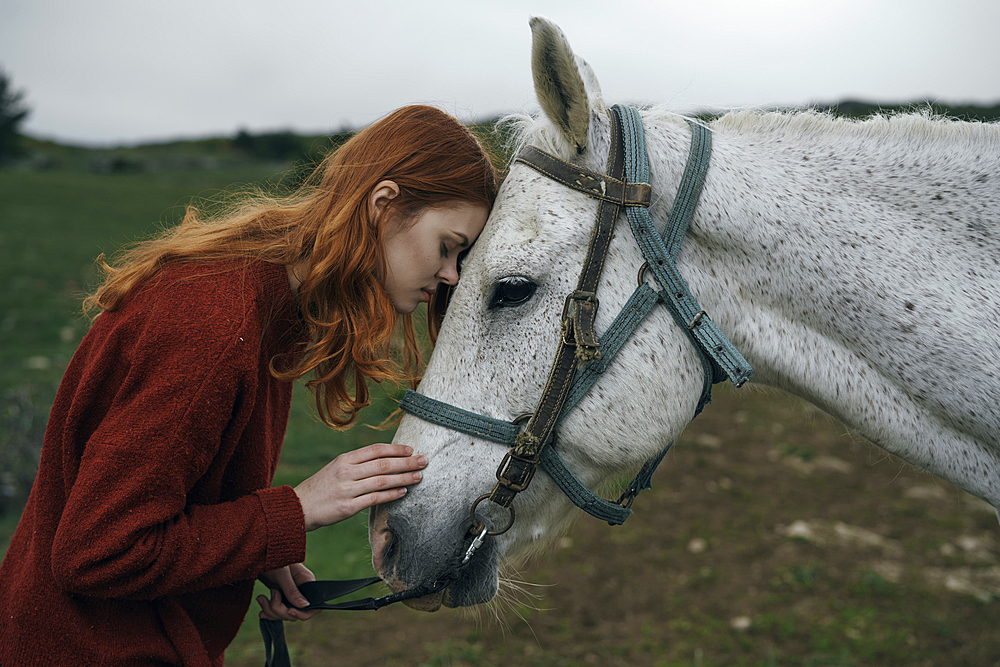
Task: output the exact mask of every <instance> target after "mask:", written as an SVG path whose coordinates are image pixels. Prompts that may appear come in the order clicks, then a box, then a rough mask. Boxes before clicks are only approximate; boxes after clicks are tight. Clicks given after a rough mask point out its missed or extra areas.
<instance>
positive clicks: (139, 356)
mask: <svg viewBox="0 0 1000 667" xmlns="http://www.w3.org/2000/svg"><path fill="white" fill-rule="evenodd" d="M496 188H497V179H496V174H495V172H494V170H493V167H492V165H491V163H490V159H489V157H488V155H487V154H486V152H485V151H484V150H483V148H482V146H481V145H480V144H479V142H478V141H476V139H475V138H474V137H473V135H472V134H470V133H469V131H468V130H467V129H466V128H465V127H463V126H462V125H461V124H459V123H458V122H457V121H456V120H455V119H453V118H451V117H450V116H448V115H447V114H445V113H443V112H441V111H438V110H437V109H433V108H430V107H424V106H414V107H406V108H403V109H400V110H398V111H396V112H394V113H392V114H391V115H389V116H387V117H386V118H384V119H383V120H381V121H379V122H378V123H375V124H374V125H372V126H370V127H368V128H367V129H365V130H363V131H361V132H359V133H358V134H356V135H355V136H354V137H352V138H351V139H350V140H349V141H348V142H347V143H346V144H344V146H342V147H341V148H340V149H339V150H337V151H335V152H334V153H332V154H331V155H329V156H328V157H327V158H326V160H324V162H323V163H322V164H321V165H320V166H319V167H318V169H317V170H316V172H315V173H314V174H313V176H312V178H311V179H309V180H308V181H307V182H306V183H305V184H304V185H303V186H302V187H301V188H300V189H298V190H297V191H296V192H295V193H294V194H293V195H291V196H289V197H286V198H282V199H268V198H265V197H254V198H248V199H244V200H243V201H242V202H240V203H239V204H238V205H236V206H234V207H232V208H231V209H230V210H229V211H227V212H226V213H225V214H223V215H219V216H216V217H215V218H213V219H210V220H205V221H203V220H200V219H199V217H198V215H197V213H196V212H195V211H193V210H192V211H189V212H188V214H187V216H186V217H185V218H184V220H183V222H182V223H181V225H179V226H178V227H176V228H174V229H171V230H168V231H167V232H166V233H164V234H162V235H161V236H159V237H157V238H155V239H152V240H150V241H147V242H143V243H141V244H139V245H138V246H135V247H133V248H132V249H130V250H128V251H127V252H125V253H124V254H123V255H121V256H120V257H119V258H118V259H117V260H116V261H114V262H113V264H110V265H109V264H106V263H103V260H102V265H103V267H104V269H105V271H106V273H107V276H106V278H105V280H104V282H103V284H102V285H100V287H99V288H98V289H97V290H96V291H95V292H94V293H93V294H92V295H90V297H88V299H87V301H86V302H85V305H86V306H87V307H90V308H99V309H100V310H101V311H102V312H101V314H100V316H99V317H97V319H96V321H95V322H94V324H93V326H92V328H91V330H90V331H89V333H88V334H87V335H86V337H85V338H84V339H83V342H82V343H81V344H80V347H79V349H78V350H77V352H76V354H75V355H74V357H73V360H72V362H71V363H70V365H69V367H68V368H67V370H66V374H65V376H64V377H63V381H62V384H61V386H60V388H59V392H58V394H57V396H56V400H55V404H54V405H53V407H52V412H51V415H50V418H49V423H48V429H47V431H46V434H45V443H44V447H43V449H42V458H41V463H40V466H39V471H38V476H37V478H36V481H35V485H34V488H33V489H32V494H31V497H30V499H29V501H28V505H27V507H26V509H25V511H24V514H23V516H22V519H21V523H20V524H19V526H18V528H17V532H16V533H15V535H14V538H13V540H12V542H11V545H10V548H9V550H8V551H7V555H6V557H5V558H4V561H3V564H2V566H0V590H3V591H4V598H5V604H4V605H3V609H2V612H0V664H2V665H3V667H16V666H17V665H41V664H45V665H119V664H120V665H167V664H184V665H220V664H222V660H223V651H224V649H225V648H226V646H227V645H228V644H229V642H230V641H231V640H232V638H233V636H234V635H235V634H236V631H237V629H238V628H239V626H240V624H241V623H242V621H243V617H244V615H245V614H246V612H247V608H248V606H249V604H250V598H251V596H252V589H253V582H254V580H255V579H256V578H258V577H259V578H261V579H262V580H263V581H264V582H265V583H266V584H267V585H268V586H269V587H270V588H271V589H272V597H271V599H270V600H268V599H267V598H266V597H264V596H261V597H260V598H259V601H260V603H261V606H262V612H261V616H262V617H265V618H272V619H282V620H296V619H302V618H307V617H309V616H310V615H311V614H309V613H303V612H298V611H296V610H294V609H292V608H290V607H289V606H287V605H286V604H285V603H284V601H285V600H290V601H291V602H292V603H293V604H298V605H303V604H304V603H305V600H304V598H303V597H302V596H301V593H299V592H298V589H297V588H296V585H295V584H296V583H300V582H302V581H305V580H309V579H312V578H313V577H312V575H311V573H309V571H308V570H306V569H305V567H303V566H302V565H301V562H302V560H303V559H304V557H305V544H306V541H305V535H306V532H307V531H309V530H313V529H315V528H318V527H320V526H325V525H330V524H333V523H336V522H338V521H341V520H343V519H345V518H347V517H350V516H353V515H354V514H356V513H357V512H359V511H361V510H363V509H366V508H368V507H370V506H372V505H375V504H378V503H382V502H386V501H389V500H392V499H394V498H398V497H400V496H402V495H403V494H404V493H405V491H406V488H405V487H406V485H409V484H413V483H415V482H417V481H418V480H419V477H420V472H419V470H420V468H422V467H423V466H424V465H425V464H426V462H425V461H424V460H423V458H422V457H415V456H413V455H412V454H413V452H412V450H411V449H410V448H409V447H405V446H402V445H389V444H380V445H372V446H370V447H365V448H363V449H360V450H357V451H354V452H350V453H347V454H344V455H342V456H340V457H338V458H337V459H336V460H334V461H333V462H331V463H330V464H329V465H327V466H326V467H325V468H323V469H322V470H320V471H319V472H317V473H316V474H314V475H313V476H312V477H310V478H308V479H307V480H305V481H304V482H302V483H301V484H300V485H299V486H297V487H295V488H294V489H293V488H291V487H288V486H282V487H274V488H270V487H271V479H272V476H273V474H274V470H275V466H276V463H277V460H278V455H279V451H280V448H281V442H282V439H283V436H284V431H285V426H286V424H287V420H288V413H289V405H290V399H291V392H292V381H293V380H295V379H297V378H300V377H302V376H305V375H307V374H311V375H312V377H311V379H309V380H308V382H307V385H308V386H310V387H311V388H312V389H313V391H314V393H315V399H316V406H317V409H318V412H319V414H320V416H321V417H322V418H323V420H324V421H326V422H327V423H328V424H330V425H333V426H344V425H347V424H349V423H350V422H351V421H352V420H353V419H354V418H355V417H356V415H357V413H358V411H359V410H360V409H361V408H363V407H364V406H365V405H367V404H368V389H367V387H366V382H367V381H369V380H371V381H376V382H379V381H384V380H411V379H412V377H411V376H412V373H413V372H414V371H415V369H416V368H417V366H418V364H419V356H420V355H419V350H418V347H417V341H416V336H415V334H414V327H413V323H412V320H411V315H410V314H411V313H412V312H413V311H414V310H415V309H416V308H417V306H418V305H419V304H420V303H421V302H425V301H429V300H430V299H431V298H432V297H433V295H434V293H435V291H436V289H437V288H438V286H439V285H440V284H442V283H444V284H448V285H451V284H454V283H455V282H456V281H457V280H458V272H457V266H456V261H457V257H458V255H459V253H460V252H461V251H462V250H463V249H464V248H467V247H469V245H470V244H472V242H473V241H475V239H476V237H477V236H478V235H479V233H480V231H482V228H483V225H484V224H485V221H486V217H487V213H488V211H489V208H490V206H491V205H492V203H493V199H494V197H495V196H496ZM399 326H401V328H402V333H403V336H402V340H403V342H404V351H403V359H404V362H403V363H402V364H400V363H398V362H396V361H394V360H393V356H392V355H391V354H390V346H391V342H392V338H393V333H394V331H396V329H397V327H399Z"/></svg>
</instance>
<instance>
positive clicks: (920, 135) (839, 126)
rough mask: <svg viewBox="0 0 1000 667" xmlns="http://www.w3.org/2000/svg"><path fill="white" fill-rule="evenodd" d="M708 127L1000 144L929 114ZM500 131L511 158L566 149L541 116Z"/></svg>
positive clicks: (513, 120)
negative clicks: (531, 149)
mask: <svg viewBox="0 0 1000 667" xmlns="http://www.w3.org/2000/svg"><path fill="white" fill-rule="evenodd" d="M643 115H644V116H646V117H648V118H650V119H664V118H668V117H672V118H677V119H678V120H680V119H683V118H684V116H683V115H681V114H678V113H676V112H673V111H670V110H669V109H667V108H666V107H665V106H653V107H647V108H645V109H643ZM706 125H708V126H710V127H711V128H713V129H716V130H719V131H723V132H733V133H737V134H755V135H763V136H766V137H768V138H771V139H774V138H779V137H781V138H787V139H793V138H800V139H804V138H807V137H815V136H818V135H825V136H828V137H831V136H832V137H843V138H848V137H853V138H855V139H880V140H893V139H896V140H905V141H914V140H916V141H934V140H939V141H947V140H962V139H965V140H970V139H976V140H977V141H982V140H983V139H984V135H985V136H986V137H992V138H993V140H994V141H997V142H1000V123H985V122H981V121H960V120H956V119H953V118H949V117H946V116H941V115H936V114H934V113H932V112H931V111H930V110H929V109H916V110H914V111H909V112H896V113H884V114H876V115H873V116H870V117H867V118H864V119H856V118H847V117H843V116H835V115H834V114H833V113H832V112H829V111H820V110H817V109H796V110H779V111H774V110H761V109H736V110H732V111H728V112H725V113H723V114H722V115H720V116H719V117H718V118H716V119H715V120H714V121H711V122H709V123H706ZM498 127H499V128H501V132H502V134H503V135H504V136H505V137H506V143H507V147H508V149H510V150H511V151H512V152H511V154H513V155H516V154H517V152H518V151H520V150H521V148H523V147H524V146H525V145H526V144H527V143H529V142H530V143H532V144H534V145H536V146H538V147H539V148H542V149H543V150H547V151H550V152H554V153H560V152H563V151H564V150H565V149H566V148H567V147H566V146H564V145H563V144H564V143H565V142H564V140H562V139H561V137H560V134H559V132H558V130H557V129H556V128H555V126H554V125H553V124H552V123H551V122H550V121H549V120H548V119H547V118H545V117H544V116H541V115H540V116H531V115H528V114H512V115H509V116H506V117H504V118H502V119H500V121H499V124H498Z"/></svg>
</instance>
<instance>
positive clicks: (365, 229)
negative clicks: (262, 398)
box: [84, 105, 497, 426]
mask: <svg viewBox="0 0 1000 667" xmlns="http://www.w3.org/2000/svg"><path fill="white" fill-rule="evenodd" d="M384 180H391V181H394V182H395V183H396V184H397V185H398V186H399V190H400V192H399V195H398V196H396V197H395V198H394V199H392V201H391V202H390V203H389V204H388V206H387V207H386V208H385V209H383V211H382V212H381V214H379V215H373V213H372V210H371V207H370V205H369V195H370V194H371V192H372V191H373V189H374V188H375V186H376V185H377V184H378V183H380V182H381V181H384ZM496 193H497V175H496V172H495V170H494V168H493V165H492V163H491V161H490V158H489V155H488V154H487V152H486V151H485V150H484V149H483V146H482V145H481V144H480V142H479V141H478V140H477V139H476V138H475V136H474V135H473V134H472V133H471V132H470V131H469V130H468V129H467V128H466V127H465V126H463V125H462V124H461V123H459V122H458V121H457V120H455V119H454V118H452V117H451V116H449V115H448V114H446V113H444V112H443V111H440V110H438V109H435V108H433V107H428V106H422V105H416V106H409V107H403V108H402V109H398V110H396V111H394V112H393V113H391V114H389V115H388V116H386V117H385V118H383V119H382V120H380V121H378V122H377V123H375V124H373V125H371V126H369V127H367V128H365V129H364V130H362V131H360V132H358V133H357V134H355V135H354V136H353V137H351V138H350V139H349V140H348V141H347V142H346V143H345V144H344V145H343V146H341V147H340V148H339V149H338V150H336V151H334V152H332V153H330V154H329V155H327V157H326V158H325V159H324V160H323V161H322V163H320V165H319V166H318V167H317V168H316V169H315V170H314V171H313V173H312V175H311V176H310V177H309V178H308V179H306V181H305V182H304V183H303V184H302V185H301V186H300V187H299V188H297V189H296V191H295V192H293V193H292V194H290V195H288V196H284V197H280V198H274V197H268V196H264V195H262V194H257V195H254V196H244V197H241V198H239V199H237V200H236V201H234V202H233V203H231V204H230V205H229V208H228V210H226V211H224V212H220V213H218V214H217V215H215V216H213V217H212V218H210V219H207V220H202V219H201V216H200V214H199V212H198V210H197V209H195V208H193V207H192V208H189V209H188V211H187V214H186V215H185V216H184V219H183V221H182V222H181V224H180V225H178V226H176V227H174V228H171V229H168V230H166V231H165V232H164V233H162V234H160V235H158V236H156V237H154V238H152V239H150V240H147V241H143V242H141V243H139V244H137V245H135V246H133V247H131V248H128V249H126V250H124V251H123V252H122V253H120V254H119V256H117V257H116V259H115V260H114V262H113V263H111V264H109V263H108V262H106V261H105V260H104V256H103V255H102V256H101V257H99V258H98V262H99V264H100V266H101V268H102V269H103V270H104V271H105V273H106V276H105V279H104V281H103V283H102V284H101V285H100V286H98V287H97V289H96V290H95V291H94V292H93V293H92V294H90V296H88V297H87V299H86V300H85V301H84V308H85V309H86V310H88V311H91V310H93V309H95V308H100V309H103V310H114V309H115V308H117V307H118V306H119V304H120V303H121V301H122V299H123V298H124V297H125V295H126V294H128V293H129V292H130V291H131V290H132V289H134V288H135V287H136V286H137V285H139V284H140V283H142V282H143V281H145V280H146V279H148V278H149V277H150V276H152V275H153V274H154V273H156V272H157V271H158V270H159V269H161V268H162V267H163V266H165V265H166V264H168V263H172V262H178V261H192V260H217V259H234V260H239V259H246V260H250V259H258V260H263V261H267V262H271V263H274V264H279V265H284V266H288V265H292V264H295V265H305V266H308V267H309V268H308V271H307V272H305V274H304V275H298V276H297V277H298V278H299V279H300V280H301V284H300V285H299V287H298V293H297V296H298V301H299V308H300V310H301V313H302V317H303V320H304V321H305V324H306V328H307V330H308V332H309V344H308V347H307V348H306V349H305V351H304V353H303V354H301V355H299V356H298V357H297V358H296V361H295V362H294V363H293V364H291V365H290V367H286V366H288V365H287V364H278V363H276V360H271V373H272V374H273V375H274V376H275V377H276V378H278V379H281V380H286V381H291V380H294V379H297V378H299V377H302V376H304V375H306V374H308V373H312V374H313V376H312V378H311V379H309V380H308V381H307V383H306V384H307V386H309V387H310V389H312V390H313V392H314V395H315V400H316V407H317V411H318V413H319V416H320V417H321V418H322V419H323V421H324V422H326V423H327V424H330V425H332V426H345V425H347V424H349V423H350V422H351V421H353V420H354V418H355V417H356V415H357V413H358V411H359V410H360V409H361V408H363V407H365V406H366V405H368V404H369V402H370V401H369V391H368V386H367V381H368V380H373V381H375V382H382V381H384V380H389V381H394V382H405V381H409V382H411V383H412V382H413V379H414V376H415V374H416V372H417V370H418V368H419V366H420V362H421V355H420V346H419V344H418V341H417V337H416V334H415V331H414V326H413V319H412V317H411V315H409V314H407V315H399V314H397V313H396V311H395V309H394V308H393V305H392V302H391V301H390V300H389V296H388V294H387V293H386V292H385V289H384V288H383V286H382V283H381V281H380V279H379V277H378V276H379V275H385V270H386V266H385V261H386V260H385V253H384V250H383V246H382V239H384V238H385V237H386V234H387V233H388V232H390V231H392V230H393V229H395V227H390V225H400V224H406V223H407V221H411V220H413V219H414V218H415V217H416V216H418V215H419V214H420V213H421V212H423V211H424V210H425V209H427V208H433V207H440V206H447V205H449V204H453V203H455V202H464V203H469V204H474V205H481V206H485V207H487V208H490V207H492V205H493V200H494V199H495V198H496ZM438 317H439V310H438V309H433V308H430V309H428V324H429V327H430V328H431V329H432V333H433V330H434V329H436V325H437V324H438V323H439V322H438V321H436V318H438ZM399 325H401V328H402V341H403V350H402V353H401V356H402V360H401V361H402V363H400V361H398V360H395V359H393V355H392V349H393V346H392V342H393V334H394V332H395V331H396V328H397V326H399Z"/></svg>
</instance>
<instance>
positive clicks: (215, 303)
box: [98, 260, 295, 334]
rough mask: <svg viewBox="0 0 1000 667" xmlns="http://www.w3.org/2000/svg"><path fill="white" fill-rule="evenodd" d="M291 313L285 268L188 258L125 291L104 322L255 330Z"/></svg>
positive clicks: (143, 326)
mask: <svg viewBox="0 0 1000 667" xmlns="http://www.w3.org/2000/svg"><path fill="white" fill-rule="evenodd" d="M289 313H291V314H294V313H295V302H294V296H293V295H292V292H291V287H290V286H289V283H288V276H287V273H286V272H285V268H284V267H283V266H280V265H276V264H271V263H268V262H263V261H257V260H239V261H217V260H212V261H188V262H177V263H174V264H169V265H167V266H166V267H164V268H162V269H161V270H160V271H158V272H157V273H156V274H155V275H153V276H152V277H150V278H148V279H147V280H146V281H145V282H144V283H143V284H141V285H139V286H138V287H136V288H135V289H133V291H132V292H130V293H129V294H128V295H127V296H126V297H125V298H124V299H123V300H122V303H121V304H120V305H119V307H118V308H117V309H116V310H115V311H111V312H108V313H104V314H103V315H102V316H101V317H100V318H98V319H99V320H100V319H104V320H105V322H106V324H112V322H111V321H112V320H113V321H114V322H115V324H116V325H117V326H125V327H127V328H129V329H136V328H141V329H147V328H151V327H152V328H156V329H159V330H162V331H164V332H167V331H174V332H176V331H178V330H188V331H192V330H198V329H202V330H206V329H207V330H214V331H216V332H218V333H221V334H225V333H227V332H228V333H232V332H234V331H236V330H237V329H241V328H255V329H260V328H264V327H267V326H268V323H269V322H271V321H273V320H274V318H275V317H276V316H277V317H281V318H282V319H285V318H287V317H288V316H289Z"/></svg>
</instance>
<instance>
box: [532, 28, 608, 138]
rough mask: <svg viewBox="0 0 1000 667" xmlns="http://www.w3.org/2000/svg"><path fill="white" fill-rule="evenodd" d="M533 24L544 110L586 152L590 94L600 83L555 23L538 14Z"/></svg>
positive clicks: (537, 92) (537, 84)
mask: <svg viewBox="0 0 1000 667" xmlns="http://www.w3.org/2000/svg"><path fill="white" fill-rule="evenodd" d="M529 23H530V25H531V72H532V75H533V76H534V79H535V95H536V96H537V97H538V102H539V104H541V105H542V111H543V112H545V115H546V116H548V117H549V120H551V121H552V122H553V123H555V125H556V127H558V128H559V130H560V131H561V132H562V134H563V137H564V138H565V139H566V141H568V142H569V143H570V145H572V146H574V147H575V148H576V151H577V153H582V152H583V151H584V149H586V148H587V141H588V137H589V133H590V100H589V98H590V96H591V95H593V96H595V98H599V97H600V92H601V91H600V87H599V86H598V85H597V79H596V77H595V76H594V73H593V71H592V70H591V69H590V66H589V65H588V64H587V63H586V62H584V61H583V59H581V58H579V57H577V56H575V55H574V54H573V50H572V49H571V48H570V46H569V41H567V39H566V36H565V35H563V33H562V30H560V29H559V26H557V25H556V24H555V23H552V22H551V21H549V20H548V19H545V18H541V17H538V16H534V17H532V18H531V21H530V22H529Z"/></svg>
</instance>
